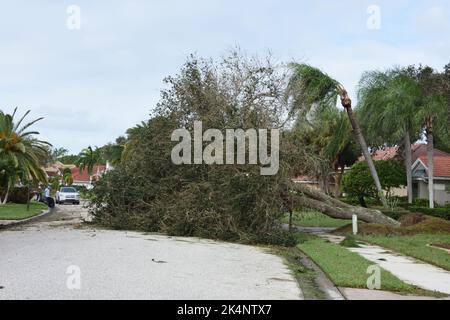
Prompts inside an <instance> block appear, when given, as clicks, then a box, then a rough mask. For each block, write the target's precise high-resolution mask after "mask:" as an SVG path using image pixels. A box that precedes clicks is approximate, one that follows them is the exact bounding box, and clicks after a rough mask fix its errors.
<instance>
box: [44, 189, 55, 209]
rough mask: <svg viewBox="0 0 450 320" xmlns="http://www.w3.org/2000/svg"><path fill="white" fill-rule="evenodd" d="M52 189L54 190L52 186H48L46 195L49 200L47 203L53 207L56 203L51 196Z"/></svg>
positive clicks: (45, 191)
mask: <svg viewBox="0 0 450 320" xmlns="http://www.w3.org/2000/svg"><path fill="white" fill-rule="evenodd" d="M51 190H52V189H51V187H50V186H47V187H46V188H45V190H44V195H45V202H47V205H48V206H49V207H50V208H53V206H54V203H53V199H52V197H51Z"/></svg>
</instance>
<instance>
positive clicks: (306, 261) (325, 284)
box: [299, 250, 347, 300]
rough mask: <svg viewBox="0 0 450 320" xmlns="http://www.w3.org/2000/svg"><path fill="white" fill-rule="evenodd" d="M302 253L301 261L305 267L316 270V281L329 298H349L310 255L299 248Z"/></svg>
mask: <svg viewBox="0 0 450 320" xmlns="http://www.w3.org/2000/svg"><path fill="white" fill-rule="evenodd" d="M299 253H300V263H301V264H302V265H304V266H305V267H307V268H309V269H312V270H314V271H315V272H316V274H317V276H316V278H315V282H316V284H317V285H318V287H319V289H320V290H321V291H322V292H323V293H325V295H326V297H327V299H328V300H347V298H346V297H345V295H344V294H343V293H342V292H341V290H339V287H337V286H336V285H335V284H334V283H333V282H332V281H331V280H330V278H328V276H327V275H326V274H325V272H324V271H323V270H322V269H321V268H320V267H319V266H318V265H317V264H316V263H315V262H314V261H312V259H311V258H310V257H308V256H307V255H306V254H305V253H304V252H303V251H301V250H299Z"/></svg>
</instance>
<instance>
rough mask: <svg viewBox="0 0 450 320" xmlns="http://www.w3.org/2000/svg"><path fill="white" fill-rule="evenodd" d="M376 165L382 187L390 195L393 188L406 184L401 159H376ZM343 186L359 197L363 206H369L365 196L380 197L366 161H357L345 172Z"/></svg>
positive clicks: (349, 192) (347, 191)
mask: <svg viewBox="0 0 450 320" xmlns="http://www.w3.org/2000/svg"><path fill="white" fill-rule="evenodd" d="M375 167H376V169H377V172H378V176H379V178H380V183H381V187H382V188H383V190H385V191H386V193H387V194H388V195H389V193H390V190H391V189H392V188H398V187H400V186H404V185H405V184H406V174H405V169H404V166H403V165H402V164H401V163H400V162H399V161H397V160H393V159H392V160H381V161H375ZM342 187H343V191H344V192H345V193H346V194H347V195H348V196H349V197H353V198H357V199H358V200H359V203H360V204H361V205H362V206H367V203H366V201H365V198H378V194H377V189H376V187H375V183H374V181H373V178H372V175H371V174H370V171H369V166H368V165H367V162H365V161H360V162H357V163H355V164H354V165H353V166H352V167H351V169H350V171H348V172H347V173H345V174H344V178H343V180H342Z"/></svg>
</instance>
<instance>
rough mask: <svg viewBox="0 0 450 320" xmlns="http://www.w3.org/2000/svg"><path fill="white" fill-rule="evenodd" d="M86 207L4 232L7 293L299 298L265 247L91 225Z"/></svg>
mask: <svg viewBox="0 0 450 320" xmlns="http://www.w3.org/2000/svg"><path fill="white" fill-rule="evenodd" d="M85 216H86V210H85V209H83V208H82V206H71V205H63V206H58V207H57V208H56V210H55V211H54V212H53V213H52V214H50V215H49V216H47V217H45V218H44V219H42V220H40V221H38V222H34V223H30V224H27V225H24V226H20V227H16V228H15V229H8V230H4V231H0V257H1V259H0V300H3V299H300V298H302V293H301V291H300V289H299V287H298V285H297V282H296V280H295V279H294V277H293V275H292V274H291V272H290V271H289V269H288V268H287V267H286V266H285V265H284V263H283V261H282V259H281V258H280V257H278V256H275V255H272V254H269V253H267V252H266V251H265V250H264V249H262V248H258V247H253V246H245V245H238V244H232V243H224V242H216V241H211V240H204V239H196V238H181V237H169V236H163V235H158V234H144V233H140V232H126V231H111V230H99V229H92V228H90V227H86V226H85V225H83V224H82V223H81V218H82V217H85Z"/></svg>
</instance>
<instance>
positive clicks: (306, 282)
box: [271, 247, 326, 300]
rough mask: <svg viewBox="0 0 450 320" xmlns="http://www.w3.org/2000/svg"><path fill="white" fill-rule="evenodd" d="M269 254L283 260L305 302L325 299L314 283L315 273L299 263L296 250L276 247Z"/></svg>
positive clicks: (297, 250)
mask: <svg viewBox="0 0 450 320" xmlns="http://www.w3.org/2000/svg"><path fill="white" fill-rule="evenodd" d="M271 252H272V253H274V254H277V255H279V256H281V257H283V258H284V260H285V262H286V265H287V266H288V267H289V269H290V270H291V271H292V273H293V274H294V277H295V278H296V280H297V283H298V286H299V287H300V289H301V290H302V294H303V298H304V299H305V300H324V299H326V295H325V293H324V292H322V291H321V290H320V289H319V287H318V285H317V283H316V277H317V274H316V272H315V271H314V270H311V269H309V268H307V267H305V266H304V265H302V263H301V262H300V256H299V254H300V253H299V249H298V248H295V247H293V248H286V247H276V248H271Z"/></svg>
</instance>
